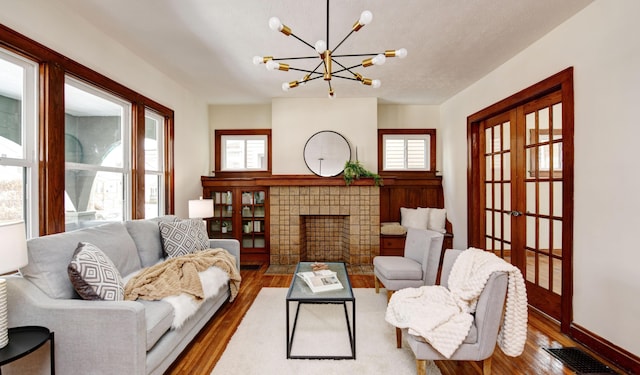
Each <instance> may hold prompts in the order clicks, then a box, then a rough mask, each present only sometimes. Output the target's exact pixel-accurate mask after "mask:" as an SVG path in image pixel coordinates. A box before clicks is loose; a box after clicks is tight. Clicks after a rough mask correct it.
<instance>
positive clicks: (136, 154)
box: [0, 24, 175, 236]
mask: <svg viewBox="0 0 640 375" xmlns="http://www.w3.org/2000/svg"><path fill="white" fill-rule="evenodd" d="M0 47H1V48H4V49H6V50H9V51H11V52H13V53H16V54H19V55H21V56H23V57H25V58H27V59H29V60H31V61H34V62H36V63H37V64H38V65H39V81H40V83H39V97H38V105H39V112H40V113H39V119H38V121H39V124H38V126H39V130H38V157H39V166H38V170H39V171H38V175H39V176H38V203H39V207H38V213H39V225H38V227H39V234H40V235H41V236H43V235H47V234H53V233H59V232H64V231H65V212H64V191H65V150H64V147H60V145H64V136H65V114H64V111H65V106H64V84H65V76H67V75H68V76H72V77H74V78H76V79H78V80H80V81H83V82H86V83H87V84H89V85H92V86H95V87H97V88H99V89H102V90H105V91H106V92H108V93H110V94H113V95H115V96H117V97H119V98H121V99H123V100H125V101H128V102H130V103H131V155H132V158H131V170H130V173H131V184H130V187H129V188H130V191H131V205H130V207H128V209H129V210H130V215H129V216H130V217H131V218H132V219H141V218H144V216H145V212H144V211H145V209H144V176H145V170H144V136H145V127H144V124H145V110H146V109H149V110H152V111H155V112H156V113H158V114H159V115H161V116H162V117H163V118H164V133H165V139H164V151H165V153H164V164H165V169H164V170H165V173H164V182H165V189H166V191H165V198H164V207H165V214H171V213H173V212H174V208H175V207H174V206H175V198H174V194H175V192H174V175H175V174H174V111H173V110H172V109H170V108H168V107H165V106H163V105H162V104H160V103H157V102H156V101H154V100H152V99H149V98H147V97H145V96H144V95H142V94H140V93H138V92H136V91H134V90H132V89H130V88H128V87H126V86H124V85H122V84H120V83H118V82H116V81H114V80H112V79H110V78H108V77H106V76H104V75H102V74H100V73H98V72H96V71H94V70H92V69H90V68H88V67H86V66H84V65H82V64H80V63H78V62H76V61H74V60H72V59H70V58H68V57H66V56H64V55H62V54H60V53H58V52H56V51H54V50H52V49H50V48H48V47H46V46H44V45H42V44H40V43H38V42H36V41H34V40H32V39H30V38H27V37H26V36H24V35H22V34H20V33H18V32H16V31H14V30H12V29H10V28H8V27H6V26H4V25H1V24H0Z"/></svg>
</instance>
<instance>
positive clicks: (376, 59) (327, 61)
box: [253, 0, 407, 98]
mask: <svg viewBox="0 0 640 375" xmlns="http://www.w3.org/2000/svg"><path fill="white" fill-rule="evenodd" d="M372 19H373V14H372V13H371V12H370V11H368V10H365V11H363V12H362V13H361V14H360V18H359V19H358V20H357V21H356V22H355V24H354V25H353V27H352V28H351V31H350V32H349V33H348V34H347V35H346V36H345V37H344V38H343V39H342V40H341V41H340V43H338V44H337V45H336V46H335V47H333V48H330V47H329V0H327V36H326V40H318V41H317V42H316V43H315V44H314V45H311V44H310V43H308V42H306V41H304V40H302V39H301V38H299V37H298V36H297V35H295V34H294V33H293V31H291V28H289V27H288V26H286V25H284V24H282V22H280V19H279V18H278V17H271V18H270V19H269V27H270V28H271V30H274V31H280V32H281V33H282V34H284V35H286V36H292V37H294V38H296V39H297V40H299V41H300V42H302V43H304V44H305V45H307V46H308V47H310V48H312V49H314V50H315V51H316V53H317V54H318V55H314V56H298V57H273V56H255V57H254V58H253V63H254V64H256V65H260V64H265V66H266V68H267V70H281V71H285V72H286V71H290V70H293V71H298V72H302V73H305V74H304V76H303V77H302V78H301V79H300V80H296V81H291V82H285V83H283V84H282V90H284V91H289V89H292V88H295V87H298V86H303V85H304V84H306V83H307V82H309V81H314V80H316V79H320V78H322V79H323V80H324V81H325V82H327V84H328V86H329V97H330V98H333V97H334V95H335V94H334V91H333V86H332V85H331V80H332V79H333V78H340V79H346V80H352V81H355V82H360V83H361V84H363V85H365V86H371V87H374V88H378V87H380V85H381V82H380V80H378V79H371V78H366V77H364V76H363V75H362V74H361V73H359V72H357V71H356V69H358V68H367V67H370V66H372V65H382V64H384V63H385V61H386V59H387V58H388V57H399V58H404V57H406V56H407V50H406V49H404V48H400V49H398V50H386V51H384V52H382V53H357V54H342V55H338V54H336V51H337V50H338V48H340V46H341V45H342V43H344V42H345V41H346V40H347V39H348V38H349V37H350V36H351V34H353V33H354V32H358V31H359V30H360V29H361V28H362V27H364V26H365V25H367V24H369V23H370V22H371V20H372ZM353 57H366V59H364V60H362V62H361V63H359V64H356V65H353V66H348V65H349V64H346V63H344V64H343V63H341V62H340V59H341V58H353ZM318 58H319V59H320V62H319V63H318V65H316V67H315V68H314V69H313V70H308V69H301V68H295V67H293V66H291V65H289V64H286V63H282V62H279V61H287V60H305V59H318ZM334 64H335V65H337V69H336V70H334Z"/></svg>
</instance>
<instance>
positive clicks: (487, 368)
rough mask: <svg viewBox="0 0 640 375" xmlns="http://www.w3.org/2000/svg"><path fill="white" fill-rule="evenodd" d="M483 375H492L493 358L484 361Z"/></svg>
mask: <svg viewBox="0 0 640 375" xmlns="http://www.w3.org/2000/svg"><path fill="white" fill-rule="evenodd" d="M482 375H491V357H489V358H487V359H485V360H484V361H482Z"/></svg>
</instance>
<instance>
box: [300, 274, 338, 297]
mask: <svg viewBox="0 0 640 375" xmlns="http://www.w3.org/2000/svg"><path fill="white" fill-rule="evenodd" d="M296 275H298V276H299V277H300V278H301V279H302V280H304V282H305V283H307V285H308V286H309V288H311V291H312V292H314V293H318V292H326V291H328V290H336V289H342V288H343V286H342V283H341V282H340V280H338V276H337V275H336V273H335V272H333V271H329V270H321V271H310V272H298V273H297V274H296Z"/></svg>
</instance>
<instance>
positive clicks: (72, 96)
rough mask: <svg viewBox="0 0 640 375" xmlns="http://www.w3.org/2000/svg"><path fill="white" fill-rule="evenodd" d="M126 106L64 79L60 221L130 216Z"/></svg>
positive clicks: (76, 223)
mask: <svg viewBox="0 0 640 375" xmlns="http://www.w3.org/2000/svg"><path fill="white" fill-rule="evenodd" d="M130 113H131V106H130V104H129V103H128V102H125V101H123V100H121V99H119V98H116V97H114V96H112V95H109V94H107V93H106V92H104V91H102V90H99V89H97V88H95V87H92V86H89V85H87V84H84V83H82V82H80V81H78V80H75V79H73V78H70V77H67V78H66V82H65V224H66V225H65V226H66V229H67V230H70V229H76V228H78V227H83V226H91V225H97V224H100V222H102V221H122V220H126V219H130V218H131V215H129V211H128V210H126V209H125V208H126V207H129V205H130V196H131V194H130V193H131V192H130V189H129V188H128V187H129V186H130V183H129V182H130V179H131V167H130V165H131V163H130V160H131V157H130V149H131V147H130V146H129V145H130V142H131V139H130V134H131V130H130V129H131V116H130Z"/></svg>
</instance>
